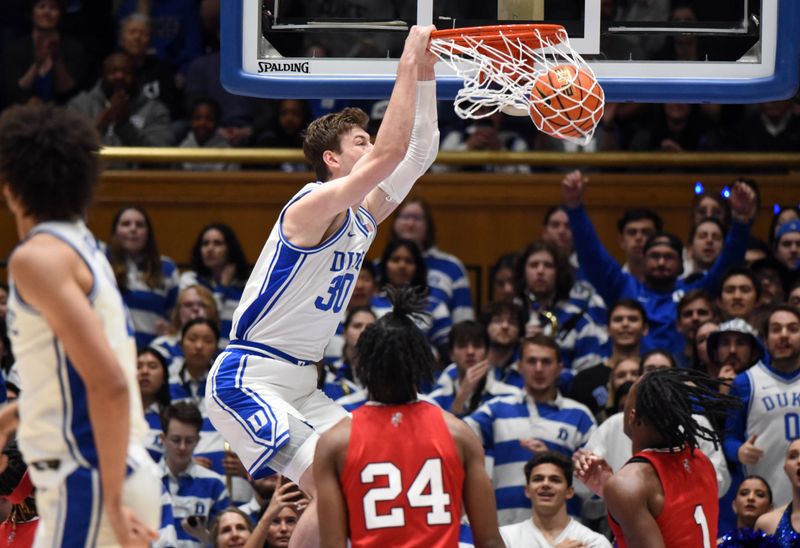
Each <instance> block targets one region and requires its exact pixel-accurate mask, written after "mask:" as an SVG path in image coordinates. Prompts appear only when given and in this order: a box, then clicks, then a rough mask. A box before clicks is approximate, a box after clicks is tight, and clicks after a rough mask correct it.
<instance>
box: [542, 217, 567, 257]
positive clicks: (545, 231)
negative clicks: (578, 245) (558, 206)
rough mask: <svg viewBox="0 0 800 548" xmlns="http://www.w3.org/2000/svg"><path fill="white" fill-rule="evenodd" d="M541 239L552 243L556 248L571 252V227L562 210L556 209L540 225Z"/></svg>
mask: <svg viewBox="0 0 800 548" xmlns="http://www.w3.org/2000/svg"><path fill="white" fill-rule="evenodd" d="M542 240H544V241H546V242H550V243H552V244H554V245H555V246H556V247H557V248H558V249H560V250H562V251H564V252H567V253H571V252H572V229H571V228H570V226H569V217H567V214H566V213H565V212H564V211H561V210H559V211H556V212H555V213H553V214H552V215H550V218H549V219H547V222H546V223H545V225H544V227H542Z"/></svg>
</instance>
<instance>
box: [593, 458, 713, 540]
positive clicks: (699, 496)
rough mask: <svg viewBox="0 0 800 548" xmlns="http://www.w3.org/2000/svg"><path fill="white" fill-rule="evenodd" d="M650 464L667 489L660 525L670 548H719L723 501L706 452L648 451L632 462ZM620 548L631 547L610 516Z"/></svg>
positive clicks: (657, 521) (662, 485) (659, 519)
mask: <svg viewBox="0 0 800 548" xmlns="http://www.w3.org/2000/svg"><path fill="white" fill-rule="evenodd" d="M644 461H646V462H649V463H650V464H651V465H652V466H653V468H654V469H655V471H656V474H658V479H659V481H661V487H662V488H663V489H664V508H663V510H661V514H659V516H658V518H656V523H658V528H659V529H660V530H661V536H662V537H663V539H664V546H666V547H667V548H683V547H688V546H692V547H697V548H711V547H712V546H716V539H717V519H718V517H719V500H718V499H717V474H716V472H715V471H714V466H713V465H712V464H711V461H710V460H708V457H706V456H705V455H704V454H703V452H702V451H700V450H698V449H694V450H693V451H690V450H689V447H688V446H687V447H685V448H684V449H682V450H680V451H674V450H658V449H645V450H644V451H640V452H638V453H636V454H635V455H634V456H633V458H632V459H631V460H629V461H628V462H644ZM608 521H609V523H610V525H611V530H612V531H613V533H614V536H615V537H616V539H617V547H618V548H627V546H628V544H627V543H626V542H625V538H624V537H623V535H622V528H621V527H620V526H619V524H618V523H617V522H616V521H614V519H613V518H612V517H611V515H609V519H608Z"/></svg>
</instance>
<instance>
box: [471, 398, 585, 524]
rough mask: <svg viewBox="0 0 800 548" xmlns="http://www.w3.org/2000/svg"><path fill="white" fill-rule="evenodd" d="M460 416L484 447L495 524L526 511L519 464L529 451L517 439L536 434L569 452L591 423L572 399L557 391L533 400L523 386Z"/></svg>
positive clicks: (517, 518)
mask: <svg viewBox="0 0 800 548" xmlns="http://www.w3.org/2000/svg"><path fill="white" fill-rule="evenodd" d="M464 420H465V421H466V423H467V424H468V425H469V426H470V427H471V428H472V429H473V430H474V431H475V433H476V434H478V437H479V438H480V439H481V442H482V443H483V447H484V450H485V451H486V460H487V469H489V470H491V473H490V477H491V478H492V483H493V485H494V488H495V495H496V498H497V516H498V520H499V522H500V525H508V524H511V523H516V522H519V521H522V520H524V519H526V518H527V517H529V516H530V513H531V503H530V500H529V499H527V498H526V497H525V491H524V488H525V484H526V481H525V474H524V473H523V467H524V466H525V463H526V462H528V460H530V458H531V456H532V454H531V452H530V451H529V450H528V449H526V448H525V447H523V446H522V445H521V444H520V440H523V439H531V438H534V439H538V440H540V441H542V442H544V443H545V445H547V448H548V449H550V450H552V451H558V452H560V453H562V454H564V455H566V456H567V457H571V456H572V453H573V452H575V450H576V449H579V448H581V447H583V445H584V444H585V443H586V441H587V440H588V439H589V436H590V435H591V433H592V432H594V430H595V428H596V427H597V425H596V423H595V420H594V417H593V416H592V412H591V411H589V409H587V408H586V406H584V405H582V404H580V403H578V402H576V401H574V400H571V399H569V398H565V397H563V396H561V394H558V395H557V396H556V399H555V400H553V401H552V402H548V403H537V402H534V401H533V399H532V398H531V397H530V396H528V395H527V394H526V393H524V392H520V393H519V394H517V395H514V396H500V397H497V398H494V399H493V400H489V401H488V402H487V403H485V404H484V405H482V406H481V407H479V408H478V409H477V410H476V411H475V412H474V413H472V414H471V415H468V416H467V417H466V418H465V419H464Z"/></svg>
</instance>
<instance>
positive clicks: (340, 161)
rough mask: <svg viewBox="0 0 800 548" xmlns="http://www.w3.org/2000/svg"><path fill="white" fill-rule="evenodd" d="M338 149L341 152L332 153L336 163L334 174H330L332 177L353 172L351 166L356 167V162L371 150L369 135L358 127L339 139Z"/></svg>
mask: <svg viewBox="0 0 800 548" xmlns="http://www.w3.org/2000/svg"><path fill="white" fill-rule="evenodd" d="M339 149H340V151H341V152H333V153H332V155H333V158H334V159H335V161H336V163H337V165H336V166H335V173H332V175H333V176H334V177H344V176H345V175H349V174H350V172H351V171H353V166H354V165H356V162H358V161H359V160H360V159H361V157H362V156H364V155H365V154H366V153H368V152H369V151H370V150H372V142H371V141H370V139H369V133H367V132H366V131H364V130H363V129H361V128H360V127H354V128H353V129H351V130H350V131H348V132H347V133H344V134H342V136H341V137H340V138H339ZM332 171H333V169H332Z"/></svg>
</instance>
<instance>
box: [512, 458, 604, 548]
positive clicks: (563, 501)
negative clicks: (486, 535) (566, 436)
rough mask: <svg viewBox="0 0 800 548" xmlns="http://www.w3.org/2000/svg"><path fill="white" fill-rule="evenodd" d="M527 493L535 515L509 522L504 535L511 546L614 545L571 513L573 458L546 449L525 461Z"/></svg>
mask: <svg viewBox="0 0 800 548" xmlns="http://www.w3.org/2000/svg"><path fill="white" fill-rule="evenodd" d="M524 472H525V496H526V497H527V498H528V499H530V505H531V514H532V515H531V517H529V518H528V519H526V520H525V521H522V522H520V523H515V524H513V525H505V526H503V527H501V528H500V534H501V535H502V537H503V540H504V541H505V544H506V546H507V547H508V548H549V547H550V546H564V545H565V544H563V543H571V544H569V545H570V546H581V547H584V548H611V543H610V542H608V540H606V538H605V537H604V536H602V535H600V534H598V533H595V532H594V531H592V530H591V529H589V528H588V527H586V526H585V525H581V524H580V523H579V522H578V521H576V520H575V519H573V518H571V517H570V516H569V515H568V514H567V501H568V500H569V499H571V498H572V497H573V496H574V495H575V490H574V489H573V487H572V461H571V460H570V459H569V458H568V457H565V456H564V455H562V454H560V453H556V452H553V451H545V452H543V453H539V454H537V455H535V456H534V457H533V458H532V459H531V460H529V461H528V462H527V463H526V464H525V468H524Z"/></svg>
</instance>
